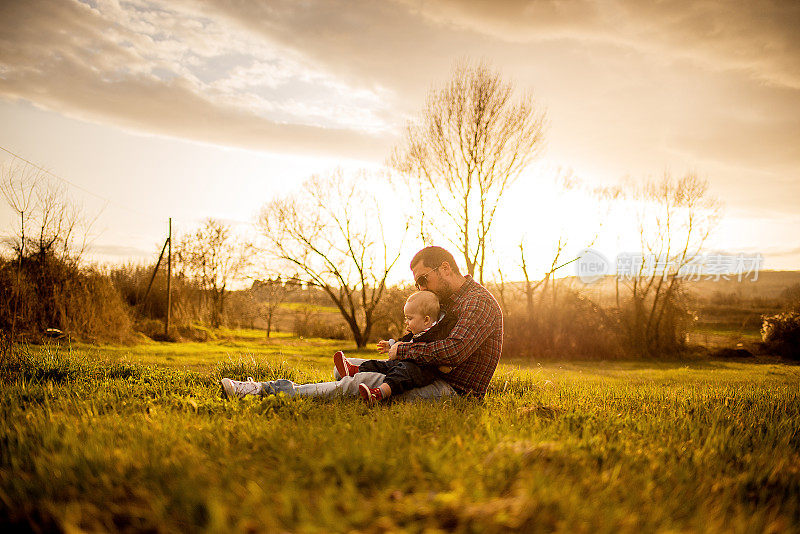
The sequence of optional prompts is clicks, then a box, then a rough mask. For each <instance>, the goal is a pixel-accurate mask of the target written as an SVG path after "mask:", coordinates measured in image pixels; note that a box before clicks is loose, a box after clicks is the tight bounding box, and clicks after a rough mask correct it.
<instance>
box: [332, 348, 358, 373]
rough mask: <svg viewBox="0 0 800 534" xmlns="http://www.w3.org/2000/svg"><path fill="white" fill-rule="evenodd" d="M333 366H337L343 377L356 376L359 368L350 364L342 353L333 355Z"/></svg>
mask: <svg viewBox="0 0 800 534" xmlns="http://www.w3.org/2000/svg"><path fill="white" fill-rule="evenodd" d="M333 364H334V365H335V366H336V370H337V371H338V372H339V376H341V377H345V376H355V375H356V373H357V372H358V366H357V365H353V364H352V363H350V362H348V361H347V358H345V357H344V352H342V351H338V352H337V353H336V354H334V355H333Z"/></svg>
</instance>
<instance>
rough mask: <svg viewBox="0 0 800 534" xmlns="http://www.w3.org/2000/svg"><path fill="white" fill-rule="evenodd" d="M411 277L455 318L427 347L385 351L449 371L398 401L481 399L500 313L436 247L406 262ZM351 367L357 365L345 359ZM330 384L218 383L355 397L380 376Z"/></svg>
mask: <svg viewBox="0 0 800 534" xmlns="http://www.w3.org/2000/svg"><path fill="white" fill-rule="evenodd" d="M411 272H412V274H413V275H414V282H415V284H416V286H417V289H427V290H429V291H431V292H433V293H435V294H436V296H437V297H439V300H440V302H441V304H442V306H444V307H445V309H446V310H447V311H452V312H453V313H454V314H455V315H456V316H457V317H458V321H457V322H456V324H455V326H454V327H453V330H452V331H451V332H450V334H449V335H448V336H447V337H446V338H445V339H442V340H440V341H432V342H430V343H395V344H394V345H393V346H392V348H391V349H389V353H388V356H389V359H390V360H411V361H414V362H417V363H419V364H420V365H429V366H446V367H450V368H452V370H451V371H450V372H449V373H446V374H442V375H441V378H440V379H439V380H436V381H435V382H434V383H433V384H430V385H429V386H425V387H424V388H417V389H413V390H411V391H408V392H406V393H404V394H403V395H400V396H398V397H397V398H398V399H401V398H406V399H413V398H435V397H442V396H448V395H454V394H457V395H470V396H475V397H479V398H482V397H483V396H484V395H485V394H486V390H487V389H488V387H489V381H490V380H491V378H492V375H493V374H494V371H495V369H496V368H497V363H498V361H499V360H500V352H501V350H502V347H503V313H502V311H501V310H500V306H499V305H498V304H497V301H496V300H495V299H494V297H492V295H491V293H489V291H488V290H487V289H486V288H485V287H483V286H482V285H480V284H478V283H477V282H475V280H473V279H472V277H471V276H469V275H462V274H461V273H460V272H459V270H458V265H456V262H455V259H454V258H453V255H452V254H450V253H449V252H447V251H446V250H445V249H443V248H442V247H435V246H434V247H425V248H423V249H422V250H420V251H419V252H417V253H416V254H415V255H414V258H413V259H412V260H411ZM350 361H352V362H353V363H356V364H357V363H358V362H359V360H357V359H351V360H350ZM335 377H336V378H337V381H336V382H322V383H318V384H295V383H293V382H291V381H289V380H273V381H270V382H254V381H252V379H251V380H249V381H248V382H236V381H234V380H230V379H227V378H223V379H222V381H221V382H222V388H223V394H224V395H225V396H226V397H233V396H238V397H244V396H246V395H269V394H275V393H280V392H284V393H286V394H287V395H290V396H291V395H317V396H328V395H354V396H355V395H359V387H360V386H361V384H365V385H366V386H367V387H369V388H376V387H378V386H379V385H380V384H381V383H382V382H383V379H384V378H385V376H384V375H382V374H380V373H358V374H356V375H355V376H346V377H341V376H340V375H339V373H338V372H336V373H335Z"/></svg>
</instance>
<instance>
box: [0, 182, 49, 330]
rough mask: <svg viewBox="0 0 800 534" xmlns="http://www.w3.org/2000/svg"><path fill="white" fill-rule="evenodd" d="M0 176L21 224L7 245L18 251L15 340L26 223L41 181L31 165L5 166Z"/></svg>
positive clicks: (0, 187) (1, 187) (13, 318)
mask: <svg viewBox="0 0 800 534" xmlns="http://www.w3.org/2000/svg"><path fill="white" fill-rule="evenodd" d="M1 172H2V175H1V176H0V192H2V193H3V197H4V198H5V199H6V202H7V203H8V205H9V207H11V209H12V211H13V212H14V213H15V214H16V215H17V216H19V226H18V227H16V232H15V233H16V240H15V239H14V238H10V240H9V241H8V242H7V245H8V246H10V247H11V249H12V250H13V251H14V252H15V253H16V256H17V273H16V282H15V284H14V309H13V311H12V315H11V335H10V340H11V341H12V342H13V341H14V339H15V334H16V326H17V315H18V313H19V292H20V284H21V277H22V257H23V255H24V253H25V238H26V234H25V231H26V230H27V228H26V223H27V222H28V221H29V219H30V218H31V211H32V210H33V209H34V200H35V195H34V191H35V190H36V186H37V184H38V183H39V180H40V175H39V174H38V173H35V172H32V170H31V168H30V167H25V168H12V167H6V166H4V167H3V168H2V171H1Z"/></svg>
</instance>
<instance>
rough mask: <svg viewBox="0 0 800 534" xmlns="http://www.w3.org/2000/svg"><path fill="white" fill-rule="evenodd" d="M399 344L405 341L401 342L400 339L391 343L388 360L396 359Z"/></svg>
mask: <svg viewBox="0 0 800 534" xmlns="http://www.w3.org/2000/svg"><path fill="white" fill-rule="evenodd" d="M400 345H405V343H404V342H401V341H398V342H397V343H395V344H394V345H392V347H391V348H390V349H389V359H390V360H396V359H397V348H398V347H399V346H400Z"/></svg>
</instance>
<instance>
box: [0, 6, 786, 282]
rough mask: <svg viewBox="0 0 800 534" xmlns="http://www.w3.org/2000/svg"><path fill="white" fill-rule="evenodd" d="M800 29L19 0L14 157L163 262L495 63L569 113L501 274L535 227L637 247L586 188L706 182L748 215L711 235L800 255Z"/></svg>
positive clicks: (0, 50)
mask: <svg viewBox="0 0 800 534" xmlns="http://www.w3.org/2000/svg"><path fill="white" fill-rule="evenodd" d="M798 27H800V4H798V3H797V2H791V1H787V2H768V1H760V0H755V1H750V2H706V1H685V2H657V3H647V2H638V1H635V0H619V1H604V2H600V1H588V0H587V1H581V0H576V1H574V2H563V1H560V0H553V1H548V0H541V1H536V2H524V1H477V0H476V1H455V0H452V1H451V0H439V1H420V0H417V1H411V0H386V1H383V2H374V1H350V2H335V1H331V2H322V1H319V2H317V1H302V2H298V1H292V0H285V1H280V0H279V1H258V0H228V1H223V0H198V1H188V0H173V1H170V2H150V1H145V0H134V1H130V2H118V1H105V0H100V1H78V0H53V1H49V0H26V1H25V2H19V1H13V0H0V125H2V126H0V147H2V148H3V149H4V150H7V151H10V152H13V153H14V154H17V155H18V156H21V157H23V158H26V159H28V160H30V161H31V162H34V163H35V164H37V165H40V166H42V167H44V168H46V169H47V170H49V171H51V172H52V173H54V174H56V175H57V176H59V177H60V178H61V179H64V180H66V181H68V182H70V185H69V186H67V188H68V191H69V194H70V195H72V196H73V197H74V198H75V199H76V200H78V201H79V202H81V203H82V204H83V205H84V206H85V209H86V211H87V212H89V213H92V214H96V215H97V219H96V221H95V223H94V225H93V227H92V241H91V248H90V250H89V254H88V257H90V258H91V259H93V260H95V261H101V262H123V261H154V259H155V256H156V255H157V253H158V251H159V250H160V248H161V244H162V243H163V241H164V238H165V237H166V231H167V220H168V218H169V217H172V218H173V221H174V222H173V226H174V228H175V232H176V233H180V232H184V231H189V230H190V229H192V228H193V227H195V226H196V225H197V224H198V223H199V221H201V220H202V219H204V218H206V217H216V218H220V219H222V220H224V221H227V222H230V223H231V224H234V225H237V226H239V227H242V228H244V227H246V226H247V225H248V224H249V223H250V222H252V220H253V218H254V216H255V214H256V213H257V212H258V210H259V209H260V208H261V207H262V206H263V205H264V204H265V203H266V202H268V201H269V200H270V199H271V198H274V197H275V196H276V195H282V194H287V193H290V192H291V191H292V190H293V189H294V188H297V187H299V185H300V184H301V183H302V182H303V180H304V179H306V178H307V177H309V176H310V175H312V174H315V173H326V172H330V170H331V169H334V168H337V167H340V168H343V169H346V170H347V169H349V170H355V169H360V168H366V169H379V168H380V167H381V166H382V165H384V164H385V161H386V158H387V156H388V155H389V154H390V152H391V149H392V147H393V146H395V145H396V144H397V143H398V142H399V140H400V138H401V135H402V131H403V127H404V125H405V124H406V122H407V121H408V120H409V119H412V118H414V117H415V116H417V115H418V113H419V111H420V110H421V108H422V106H423V104H424V101H425V97H426V95H427V93H428V91H429V90H430V89H431V87H435V86H437V85H441V84H442V83H443V82H445V81H446V80H447V79H448V77H449V75H450V73H451V72H452V69H453V66H454V64H455V63H456V62H457V61H459V60H463V59H467V60H472V61H480V60H483V61H486V62H488V63H490V64H491V65H492V66H493V67H494V68H495V69H497V70H498V71H499V72H500V73H501V74H502V75H503V77H504V78H505V79H507V80H509V81H512V82H513V83H514V84H515V86H516V87H517V88H518V90H519V91H520V92H529V93H531V94H533V95H534V98H535V101H536V103H537V106H539V107H540V109H541V110H543V111H546V114H547V119H548V122H547V124H548V127H547V130H546V133H545V146H544V150H543V152H542V155H541V157H540V159H539V160H538V161H537V162H536V164H535V165H534V166H533V167H531V168H530V169H529V170H528V171H527V172H526V173H525V174H524V175H523V176H522V177H521V178H520V179H519V180H518V182H517V183H516V184H515V185H514V189H513V190H512V191H511V192H510V194H509V195H508V196H507V199H506V201H505V203H504V205H503V207H502V212H501V217H500V219H499V220H498V221H497V225H498V226H497V234H496V239H495V243H494V245H495V256H496V260H497V265H504V264H505V265H512V264H516V262H517V257H516V252H515V247H516V245H517V244H518V243H519V242H520V241H523V242H525V243H526V245H527V249H528V250H529V251H530V252H529V254H530V255H531V257H530V259H529V261H530V262H531V263H532V264H533V265H534V270H541V269H542V268H544V266H545V265H547V264H549V261H550V259H551V257H552V252H553V249H554V247H555V243H556V241H557V239H558V237H559V236H566V237H568V238H569V239H568V241H569V247H572V248H574V249H576V250H577V249H580V248H581V247H583V246H585V245H586V243H587V240H588V239H589V238H590V237H589V236H591V235H593V234H594V233H596V232H599V233H600V234H601V237H600V238H599V239H598V240H597V241H596V242H595V244H594V245H593V246H594V248H597V249H598V250H601V251H603V252H604V253H605V254H606V255H609V256H613V255H614V254H615V253H618V252H619V251H621V250H627V249H630V248H631V247H633V246H634V244H633V241H631V239H632V237H631V236H632V232H631V230H632V228H633V227H634V222H633V221H632V220H631V219H630V218H629V217H626V216H625V214H624V213H623V214H622V215H619V214H618V215H617V216H615V217H611V218H605V219H604V218H603V215H602V213H601V212H602V209H601V208H600V207H599V206H598V205H597V203H596V202H593V201H592V200H591V199H590V198H589V197H587V196H586V195H585V194H581V191H587V190H590V189H592V188H596V187H604V186H611V185H614V184H618V183H620V182H622V181H624V180H627V181H629V182H634V183H641V182H643V181H645V180H649V179H657V178H659V177H661V176H662V175H664V174H665V173H668V174H670V175H673V176H682V175H684V174H686V173H696V174H698V175H699V176H701V177H703V178H706V179H707V180H708V181H709V183H710V186H711V193H712V194H713V195H714V196H716V197H717V198H719V199H720V201H721V202H722V203H723V204H724V206H725V208H724V217H723V219H722V221H721V223H720V225H719V227H718V228H717V231H716V232H715V233H714V234H713V236H712V239H711V241H710V242H709V247H711V248H713V249H714V250H719V251H727V252H728V253H732V254H733V253H748V254H752V253H761V254H763V256H764V264H763V266H764V267H765V268H769V269H800V211H799V210H798V209H797V199H798V198H799V197H800V32H798V31H797V28H798ZM14 161H15V158H14V157H13V156H11V155H9V154H8V153H7V152H4V151H0V163H5V164H12V163H14ZM17 163H19V162H18V161H17ZM563 176H570V177H571V179H572V180H573V183H578V184H581V186H580V187H578V188H577V189H575V190H573V191H572V192H564V191H561V190H560V189H559V188H558V187H557V186H556V185H555V184H557V183H558V179H559V177H563ZM382 194H385V193H382ZM388 196H390V197H391V196H393V197H394V198H387V209H388V207H389V206H391V205H392V203H393V202H400V203H402V202H403V201H404V199H403V198H402V195H400V194H395V195H388ZM601 222H602V225H601V224H600V223H601ZM0 223H2V225H3V226H2V229H0V233H6V234H7V233H9V231H10V230H9V229H10V228H12V225H13V222H12V221H11V212H10V211H9V210H8V208H7V207H6V206H2V207H0ZM598 228H600V230H598ZM406 246H408V247H409V251H408V254H407V256H408V258H410V257H411V256H412V255H413V253H414V252H415V250H416V248H417V246H416V244H415V243H413V240H410V241H407V245H406ZM412 249H413V250H412ZM572 252H573V251H570V253H572ZM403 259H404V261H403V262H402V263H403V264H405V263H406V261H405V259H406V258H403ZM509 269H510V268H509ZM510 270H513V269H510ZM511 276H512V278H513V277H514V275H513V273H512V275H511Z"/></svg>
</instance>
